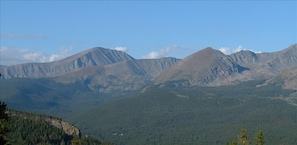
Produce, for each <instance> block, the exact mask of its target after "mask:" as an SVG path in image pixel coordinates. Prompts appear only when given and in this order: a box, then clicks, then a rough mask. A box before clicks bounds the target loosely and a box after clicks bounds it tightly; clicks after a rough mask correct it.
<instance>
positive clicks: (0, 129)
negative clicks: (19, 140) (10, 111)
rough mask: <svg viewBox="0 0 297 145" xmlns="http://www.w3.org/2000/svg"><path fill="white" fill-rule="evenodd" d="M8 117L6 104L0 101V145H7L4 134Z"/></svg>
mask: <svg viewBox="0 0 297 145" xmlns="http://www.w3.org/2000/svg"><path fill="white" fill-rule="evenodd" d="M7 122H8V115H7V113H6V104H5V103H4V102H1V101H0V144H3V145H5V144H7V143H8V142H7V141H6V140H5V134H6V133H8V128H7Z"/></svg>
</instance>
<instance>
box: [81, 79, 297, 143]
mask: <svg viewBox="0 0 297 145" xmlns="http://www.w3.org/2000/svg"><path fill="white" fill-rule="evenodd" d="M261 83H262V82H261V81H251V82H246V83H242V84H240V85H234V86H224V87H192V88H152V89H150V90H147V91H146V92H143V93H140V94H137V95H133V96H131V97H128V98H124V99H118V100H115V101H109V102H107V103H104V104H103V105H101V106H99V107H98V108H96V109H94V110H93V111H90V112H88V113H86V114H84V115H82V116H80V117H79V118H78V119H79V121H80V122H81V124H78V126H80V128H83V130H82V131H83V132H89V133H91V134H92V135H94V136H97V137H100V138H103V139H104V140H109V141H112V142H115V143H117V144H122V145H124V144H142V145H143V144H147V145H151V144H162V145H165V144H166V145H171V144H183V145H191V144H192V145H196V144H203V145H204V144H209V145H210V144H211V145H214V144H218V145H222V144H224V143H227V142H229V141H232V140H233V139H234V138H235V139H236V138H237V136H236V133H237V132H238V131H240V130H241V129H242V128H247V129H248V130H249V132H250V134H249V136H255V135H256V133H257V132H258V131H259V130H262V131H263V132H264V133H265V138H266V143H267V144H269V145H270V144H294V143H296V142H297V138H296V134H297V126H296V122H297V114H296V113H297V108H296V106H294V105H291V104H288V102H286V101H283V100H282V99H280V98H281V97H288V96H290V95H291V94H292V93H294V92H295V91H294V90H283V89H282V88H281V87H280V86H273V85H268V86H265V87H256V85H257V84H261ZM94 114H96V115H94Z"/></svg>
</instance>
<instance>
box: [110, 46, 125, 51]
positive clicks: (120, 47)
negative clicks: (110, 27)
mask: <svg viewBox="0 0 297 145" xmlns="http://www.w3.org/2000/svg"><path fill="white" fill-rule="evenodd" d="M113 49H115V50H117V51H123V52H127V51H128V48H127V47H122V46H118V47H115V48H113Z"/></svg>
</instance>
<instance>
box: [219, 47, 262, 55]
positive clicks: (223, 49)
mask: <svg viewBox="0 0 297 145" xmlns="http://www.w3.org/2000/svg"><path fill="white" fill-rule="evenodd" d="M219 50H220V51H221V52H223V53H224V54H226V55H230V54H232V53H236V52H239V51H242V50H249V51H252V52H255V53H261V51H254V50H252V49H246V48H244V47H242V46H241V45H239V46H238V47H237V48H234V49H231V48H229V47H221V48H219Z"/></svg>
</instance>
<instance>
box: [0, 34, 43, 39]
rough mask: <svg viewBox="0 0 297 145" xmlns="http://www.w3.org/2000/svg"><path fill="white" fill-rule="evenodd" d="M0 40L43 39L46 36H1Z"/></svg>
mask: <svg viewBox="0 0 297 145" xmlns="http://www.w3.org/2000/svg"><path fill="white" fill-rule="evenodd" d="M0 38H1V39H5V38H6V39H9V38H10V39H13V38H17V39H44V38H46V36H44V35H38V34H33V35H27V34H1V36H0Z"/></svg>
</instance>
